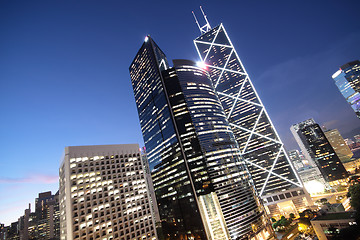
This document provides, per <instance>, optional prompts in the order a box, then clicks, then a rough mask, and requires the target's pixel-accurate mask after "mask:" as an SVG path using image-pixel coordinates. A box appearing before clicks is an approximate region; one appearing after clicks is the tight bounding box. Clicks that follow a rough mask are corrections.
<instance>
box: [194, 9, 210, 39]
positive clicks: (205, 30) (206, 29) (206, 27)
mask: <svg viewBox="0 0 360 240" xmlns="http://www.w3.org/2000/svg"><path fill="white" fill-rule="evenodd" d="M200 10H201V13H202V15H203V17H204V19H205V22H206V24H205V25H204V26H200V24H199V22H198V20H197V18H196V16H195V13H194V11H192V14H193V16H194V18H195V22H196V24H197V26H198V28H199V30H200V33H201V34H203V33H206V32H208V31H209V30H210V29H211V26H210V23H209V21H208V20H207V17H206V15H205V13H204V11H203V9H202V7H201V6H200Z"/></svg>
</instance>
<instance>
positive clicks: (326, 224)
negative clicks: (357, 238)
mask: <svg viewBox="0 0 360 240" xmlns="http://www.w3.org/2000/svg"><path fill="white" fill-rule="evenodd" d="M310 222H311V225H312V226H313V227H314V230H315V233H316V235H317V237H318V238H319V240H329V239H330V237H331V234H332V232H331V230H330V231H329V229H331V228H332V229H336V231H338V232H339V231H340V229H342V228H347V227H349V226H351V225H353V224H356V222H355V212H353V211H351V212H333V213H326V214H324V215H321V216H317V217H315V218H314V219H312V220H311V221H310ZM349 240H350V239H349Z"/></svg>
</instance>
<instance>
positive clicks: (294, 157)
mask: <svg viewBox="0 0 360 240" xmlns="http://www.w3.org/2000/svg"><path fill="white" fill-rule="evenodd" d="M288 156H289V159H290V160H291V161H292V163H293V165H294V167H295V169H296V171H298V170H299V169H301V168H303V167H305V163H304V162H303V159H302V158H301V156H300V152H299V151H298V150H290V151H288Z"/></svg>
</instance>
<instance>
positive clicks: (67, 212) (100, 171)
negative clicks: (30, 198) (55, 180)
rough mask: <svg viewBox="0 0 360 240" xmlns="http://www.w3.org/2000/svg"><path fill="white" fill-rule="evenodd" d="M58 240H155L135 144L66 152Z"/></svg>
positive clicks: (67, 148)
mask: <svg viewBox="0 0 360 240" xmlns="http://www.w3.org/2000/svg"><path fill="white" fill-rule="evenodd" d="M59 177H60V189H59V194H60V239H61V240H83V239H107V240H111V239H113V240H127V239H149V240H155V239H157V237H156V233H155V225H154V221H153V218H152V213H151V207H150V197H149V195H148V190H147V186H146V180H145V175H144V172H143V165H142V160H141V155H140V150H139V145H138V144H118V145H96V146H71V147H66V148H65V152H64V156H63V159H62V163H61V166H60V171H59Z"/></svg>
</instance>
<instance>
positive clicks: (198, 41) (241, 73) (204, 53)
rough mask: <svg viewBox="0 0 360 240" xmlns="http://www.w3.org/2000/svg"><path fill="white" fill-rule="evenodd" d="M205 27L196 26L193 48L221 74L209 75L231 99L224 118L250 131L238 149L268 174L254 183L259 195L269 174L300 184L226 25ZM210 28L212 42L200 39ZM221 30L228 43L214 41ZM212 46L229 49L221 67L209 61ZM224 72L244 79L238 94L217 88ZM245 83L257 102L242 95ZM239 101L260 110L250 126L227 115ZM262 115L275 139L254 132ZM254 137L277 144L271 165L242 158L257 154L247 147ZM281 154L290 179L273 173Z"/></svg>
mask: <svg viewBox="0 0 360 240" xmlns="http://www.w3.org/2000/svg"><path fill="white" fill-rule="evenodd" d="M206 22H207V21H206ZM206 26H207V30H208V31H204V27H200V26H199V29H200V32H201V33H202V35H201V36H200V37H198V38H197V39H196V40H194V44H195V47H196V50H197V52H198V54H199V56H200V59H201V60H202V62H203V65H204V66H206V67H207V68H209V72H211V71H213V70H217V71H220V74H218V76H216V78H215V79H214V76H212V78H213V79H212V80H213V83H214V87H215V89H216V91H217V94H218V95H219V98H220V99H221V97H226V98H227V100H228V101H231V107H230V108H228V109H225V110H226V112H227V118H228V119H229V122H230V126H231V127H232V128H233V130H235V129H240V130H242V131H244V132H247V133H249V136H248V138H247V141H246V143H245V147H243V148H242V150H241V153H242V155H243V156H244V160H245V162H246V163H247V164H248V166H249V165H250V166H252V167H253V168H255V169H256V171H259V170H261V171H263V172H266V173H267V177H266V179H265V182H264V184H262V186H256V188H257V191H258V192H259V194H260V196H263V195H266V194H264V192H265V189H266V188H267V184H268V182H269V179H270V177H277V178H278V179H281V180H284V181H286V182H288V183H291V184H293V185H295V186H298V187H302V184H301V181H300V179H299V176H298V175H297V173H296V171H295V169H294V167H293V165H292V163H291V162H290V160H289V157H288V156H287V154H286V151H285V149H284V144H283V143H282V142H281V140H280V137H279V135H278V133H277V132H276V129H275V127H274V125H273V123H272V122H271V119H270V118H269V116H268V113H267V111H266V109H265V107H264V105H263V103H262V102H261V99H260V97H259V96H258V94H257V92H256V90H255V88H254V86H253V84H252V82H251V80H250V78H249V75H248V74H247V72H246V70H245V68H244V66H243V64H242V62H241V60H240V58H239V56H238V54H237V52H236V50H235V48H234V46H233V44H232V42H231V40H230V38H229V37H228V34H227V32H226V31H225V28H224V27H223V25H222V24H220V26H218V27H216V28H213V29H211V28H210V25H209V23H208V22H207V25H206ZM210 31H216V32H212V34H213V35H214V37H213V39H212V40H211V41H206V40H204V39H203V38H202V36H205V35H206V34H209V32H210ZM220 32H224V33H225V35H226V38H227V39H226V40H227V42H228V43H229V44H221V43H219V42H216V40H217V37H218V35H219V33H220ZM205 39H206V37H205ZM199 46H201V47H202V48H201V49H203V51H202V52H201V51H200V48H199ZM214 46H215V47H222V48H223V49H228V50H231V51H230V53H229V54H228V57H227V59H226V61H225V64H224V66H221V67H219V66H217V65H216V64H211V60H209V59H213V58H214V57H215V58H216V56H214V55H215V54H213V55H212V54H210V53H211V52H212V51H211V50H212V49H213V47H214ZM204 49H206V50H204ZM233 54H235V56H236V60H237V61H238V63H239V69H241V71H236V70H233V69H229V68H228V65H229V61H230V58H231V56H233ZM226 72H227V73H232V74H237V76H242V79H241V81H243V82H242V83H241V84H240V86H239V87H238V89H237V90H238V92H237V94H233V95H231V94H228V93H226V92H224V91H223V90H221V89H220V87H221V85H222V84H224V82H226V79H224V73H226ZM210 75H211V74H210ZM213 75H216V74H213ZM245 84H250V86H251V89H252V91H253V93H254V94H255V96H256V100H257V102H254V101H251V100H249V99H245V98H243V97H241V96H242V93H243V91H245V90H244V88H245ZM240 103H247V104H250V105H253V106H256V107H257V108H258V109H260V111H259V112H258V113H257V114H258V115H257V116H256V121H255V124H254V125H253V126H251V127H247V126H244V125H245V124H241V125H240V124H236V123H232V121H230V118H231V117H233V113H234V109H235V108H236V106H237V104H240ZM223 106H224V105H223ZM224 108H225V107H224ZM263 115H265V119H266V121H268V122H266V124H270V126H271V128H272V131H273V132H274V135H275V138H274V137H269V136H266V135H264V134H262V133H259V132H257V131H255V130H256V128H257V127H258V126H259V125H260V124H264V122H263V121H262V122H261V117H262V116H263ZM235 117H236V116H235ZM235 135H236V134H235ZM253 136H257V137H260V138H262V139H266V140H267V141H268V144H267V145H262V146H259V147H261V148H264V147H267V146H268V145H272V144H277V145H279V146H280V147H279V148H278V152H274V155H275V156H276V157H275V159H274V161H273V162H272V163H271V165H268V166H267V168H265V167H263V166H260V165H259V164H257V163H256V160H255V161H254V160H252V159H247V158H246V157H245V156H247V155H249V154H250V153H252V154H253V156H254V155H255V156H256V151H257V149H255V150H254V149H249V144H250V141H251V139H252V137H253ZM280 156H282V157H284V158H285V159H286V164H287V165H288V166H290V168H291V171H292V173H293V175H295V179H290V178H288V177H286V176H282V175H281V174H278V173H275V172H274V169H275V168H276V167H277V165H276V164H277V163H278V160H279V157H280ZM286 167H287V166H286Z"/></svg>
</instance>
